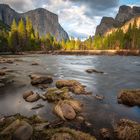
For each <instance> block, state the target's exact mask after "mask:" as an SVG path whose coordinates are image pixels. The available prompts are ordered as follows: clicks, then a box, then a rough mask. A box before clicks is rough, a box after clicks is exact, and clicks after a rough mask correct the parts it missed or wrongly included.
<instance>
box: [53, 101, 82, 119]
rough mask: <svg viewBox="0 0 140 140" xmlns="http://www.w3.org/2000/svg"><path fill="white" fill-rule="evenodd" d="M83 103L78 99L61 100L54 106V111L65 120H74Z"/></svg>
mask: <svg viewBox="0 0 140 140" xmlns="http://www.w3.org/2000/svg"><path fill="white" fill-rule="evenodd" d="M81 106H82V105H81V103H80V102H78V101H76V100H64V101H59V102H58V103H57V105H56V106H55V107H54V112H55V113H56V114H57V115H58V116H59V117H60V118H61V119H63V120H66V119H69V120H72V119H74V118H75V117H76V113H77V112H80V111H81V110H82V107H81Z"/></svg>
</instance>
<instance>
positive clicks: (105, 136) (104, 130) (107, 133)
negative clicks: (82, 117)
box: [100, 128, 111, 140]
mask: <svg viewBox="0 0 140 140" xmlns="http://www.w3.org/2000/svg"><path fill="white" fill-rule="evenodd" d="M100 134H101V136H102V137H103V139H105V140H110V138H111V134H110V131H109V129H107V128H102V129H100Z"/></svg>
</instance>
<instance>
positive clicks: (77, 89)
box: [56, 80, 87, 94]
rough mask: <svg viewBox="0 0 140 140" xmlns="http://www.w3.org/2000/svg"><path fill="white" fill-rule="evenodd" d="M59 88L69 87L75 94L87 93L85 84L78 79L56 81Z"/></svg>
mask: <svg viewBox="0 0 140 140" xmlns="http://www.w3.org/2000/svg"><path fill="white" fill-rule="evenodd" d="M56 87H57V88H63V87H67V88H68V89H69V90H70V91H71V92H73V93H75V94H86V93H87V92H86V91H85V86H83V85H82V84H81V83H79V82H78V81H76V80H58V81H56Z"/></svg>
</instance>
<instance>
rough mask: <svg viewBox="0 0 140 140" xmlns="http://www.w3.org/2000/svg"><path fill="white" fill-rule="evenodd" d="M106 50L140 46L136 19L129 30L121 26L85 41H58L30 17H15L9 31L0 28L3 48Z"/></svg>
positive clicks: (1, 49)
mask: <svg viewBox="0 0 140 140" xmlns="http://www.w3.org/2000/svg"><path fill="white" fill-rule="evenodd" d="M97 49H99V50H105V49H130V50H131V49H140V28H139V27H137V21H136V19H135V20H134V23H133V25H132V24H130V25H129V28H128V30H127V31H126V32H124V31H123V30H122V29H121V28H119V29H117V30H116V31H114V32H112V33H111V34H109V35H107V36H100V35H96V36H94V37H91V36H90V37H89V38H88V39H86V40H85V41H81V40H80V39H74V38H71V39H69V40H64V39H63V40H60V41H58V40H57V39H56V38H55V37H54V36H52V35H51V34H50V33H47V34H46V35H43V36H40V35H39V33H38V31H35V30H34V28H33V25H32V22H31V20H30V19H29V18H28V17H27V18H26V21H23V19H21V20H20V21H19V22H18V23H16V21H15V20H13V22H12V25H11V27H10V31H7V30H5V29H1V28H0V51H12V52H13V53H14V52H20V51H40V50H42V51H50V50H51V51H54V50H97Z"/></svg>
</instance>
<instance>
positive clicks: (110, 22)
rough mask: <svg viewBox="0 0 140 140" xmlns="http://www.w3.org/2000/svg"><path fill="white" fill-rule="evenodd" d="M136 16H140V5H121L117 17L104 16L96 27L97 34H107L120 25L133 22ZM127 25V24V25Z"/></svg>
mask: <svg viewBox="0 0 140 140" xmlns="http://www.w3.org/2000/svg"><path fill="white" fill-rule="evenodd" d="M135 17H137V18H138V17H140V7H136V6H134V7H129V6H126V5H123V6H120V8H119V11H118V13H117V15H116V17H115V18H111V17H103V18H102V20H101V23H100V24H99V25H98V26H97V28H96V33H95V34H96V35H106V34H108V32H111V31H113V30H115V29H117V28H119V27H123V26H124V25H128V23H129V22H131V23H133V20H134V18H135ZM125 27H126V26H125Z"/></svg>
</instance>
